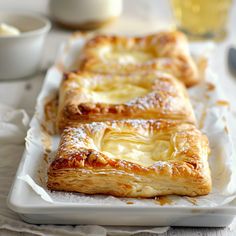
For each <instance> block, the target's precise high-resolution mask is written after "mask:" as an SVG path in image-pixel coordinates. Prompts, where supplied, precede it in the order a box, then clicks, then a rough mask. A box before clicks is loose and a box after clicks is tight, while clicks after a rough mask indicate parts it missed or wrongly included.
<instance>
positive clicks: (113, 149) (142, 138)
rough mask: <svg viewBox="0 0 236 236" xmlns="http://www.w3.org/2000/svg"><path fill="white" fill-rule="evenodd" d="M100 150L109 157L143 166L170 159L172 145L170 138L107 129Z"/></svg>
mask: <svg viewBox="0 0 236 236" xmlns="http://www.w3.org/2000/svg"><path fill="white" fill-rule="evenodd" d="M100 151H101V152H102V153H104V154H105V155H107V156H108V157H109V158H114V159H119V160H125V161H129V162H132V163H136V164H139V165H141V166H144V167H148V166H152V165H153V164H154V163H156V162H157V161H167V160H169V159H171V155H172V153H173V147H172V145H171V143H170V140H168V139H166V138H164V137H162V138H161V137H158V136H157V135H152V136H150V135H148V134H145V132H144V133H143V134H134V133H131V132H128V131H126V132H123V131H121V132H115V131H111V130H108V131H106V132H105V134H104V137H103V138H102V140H101V143H100Z"/></svg>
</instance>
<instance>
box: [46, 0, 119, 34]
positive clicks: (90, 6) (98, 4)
mask: <svg viewBox="0 0 236 236" xmlns="http://www.w3.org/2000/svg"><path fill="white" fill-rule="evenodd" d="M49 12H50V14H51V16H52V18H53V19H54V20H55V21H56V22H57V23H59V24H60V25H62V26H65V27H67V28H71V29H77V30H78V29H86V30H88V29H96V28H100V27H101V26H103V25H105V24H107V23H109V22H111V21H113V19H115V18H117V17H118V16H119V15H120V14H121V12H122V0H50V2H49Z"/></svg>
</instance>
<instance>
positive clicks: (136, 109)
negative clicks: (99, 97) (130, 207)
mask: <svg viewBox="0 0 236 236" xmlns="http://www.w3.org/2000/svg"><path fill="white" fill-rule="evenodd" d="M103 76H104V77H107V78H109V79H110V80H113V79H119V78H120V80H121V79H124V78H126V77H129V78H131V79H133V80H136V79H139V78H142V79H143V80H144V81H145V80H147V79H148V78H149V79H150V76H151V80H153V81H154V82H153V83H154V84H153V85H152V86H153V87H152V90H151V91H150V93H149V94H147V95H145V96H141V97H137V98H136V99H135V100H133V101H132V102H128V103H124V104H106V103H99V102H94V103H93V102H83V99H84V97H85V96H87V95H86V94H85V93H84V92H82V90H81V89H82V87H78V88H75V87H74V86H75V85H74V84H75V83H76V78H77V77H78V78H82V79H84V80H85V81H87V82H88V81H89V80H91V83H92V82H93V81H94V80H95V77H96V78H101V79H102V78H103ZM148 76H149V77H148ZM87 77H88V78H87ZM86 78H87V79H86ZM81 101H82V102H81ZM177 104H178V106H177ZM57 117H58V118H57V127H58V130H59V131H62V130H63V129H64V128H65V127H68V126H73V125H74V124H76V123H90V122H94V121H106V120H124V119H169V120H171V119H173V120H182V121H184V122H189V123H195V116H194V112H193V109H192V107H191V104H190V101H189V98H188V94H187V91H186V89H185V87H184V86H183V85H182V83H181V82H179V81H178V80H176V79H175V78H174V77H172V76H171V75H168V74H165V73H154V72H153V73H150V72H147V73H146V74H143V75H129V76H115V77H114V75H102V74H96V73H95V74H94V73H91V72H85V71H80V72H77V73H74V72H73V73H68V74H65V75H64V79H63V81H62V84H61V86H60V100H59V111H58V116H57Z"/></svg>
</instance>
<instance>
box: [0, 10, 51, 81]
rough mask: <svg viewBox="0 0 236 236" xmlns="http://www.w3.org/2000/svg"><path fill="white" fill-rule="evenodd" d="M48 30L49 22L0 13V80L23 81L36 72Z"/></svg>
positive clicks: (25, 16)
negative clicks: (21, 79)
mask: <svg viewBox="0 0 236 236" xmlns="http://www.w3.org/2000/svg"><path fill="white" fill-rule="evenodd" d="M50 28H51V23H50V21H49V20H47V19H46V18H45V17H42V16H40V15H37V14H31V13H25V12H24V13H20V12H10V11H7V12H1V13H0V79H18V78H23V77H27V76H30V75H33V74H34V73H36V72H37V71H38V69H39V67H40V62H41V54H42V51H43V45H44V41H45V36H46V35H47V33H48V31H49V30H50Z"/></svg>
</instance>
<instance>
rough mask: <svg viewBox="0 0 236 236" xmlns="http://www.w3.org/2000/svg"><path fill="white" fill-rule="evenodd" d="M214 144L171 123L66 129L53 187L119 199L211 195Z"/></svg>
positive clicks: (51, 181) (122, 123) (52, 173)
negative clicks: (170, 195) (211, 150)
mask: <svg viewBox="0 0 236 236" xmlns="http://www.w3.org/2000/svg"><path fill="white" fill-rule="evenodd" d="M208 154H209V146H208V139H207V137H206V136H205V135H203V134H202V133H201V132H200V131H199V130H197V129H196V127H195V126H194V125H191V124H188V123H181V122H179V121H167V120H123V121H107V122H94V123H90V124H81V125H79V126H78V127H69V128H67V129H65V130H64V132H63V134H62V136H61V142H60V145H59V149H58V152H57V154H56V158H55V160H54V161H53V162H52V163H51V165H50V168H49V171H48V188H49V189H51V190H61V191H72V192H80V193H86V194H109V195H113V196H118V197H145V198H146V197H154V196H160V195H169V194H177V195H187V196H200V195H206V194H208V193H209V192H210V191H211V177H210V170H209V165H208V160H207V159H208Z"/></svg>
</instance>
